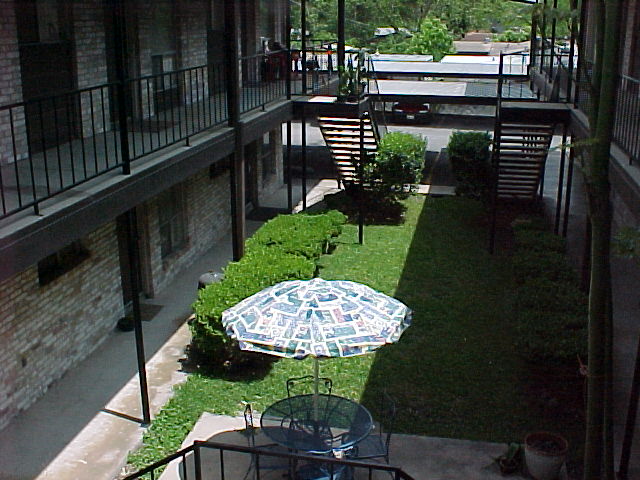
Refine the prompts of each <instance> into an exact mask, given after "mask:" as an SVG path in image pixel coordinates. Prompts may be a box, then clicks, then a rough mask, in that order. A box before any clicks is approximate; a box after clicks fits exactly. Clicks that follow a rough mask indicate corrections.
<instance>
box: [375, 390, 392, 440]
mask: <svg viewBox="0 0 640 480" xmlns="http://www.w3.org/2000/svg"><path fill="white" fill-rule="evenodd" d="M379 412H380V419H382V420H383V421H384V424H383V423H382V422H378V423H379V426H378V435H380V437H381V438H382V439H383V441H384V444H385V446H386V447H387V449H388V448H389V442H391V433H392V432H393V428H394V426H395V421H396V414H397V408H396V402H395V400H394V399H393V398H391V396H390V395H389V394H388V393H387V391H386V390H384V391H383V392H382V395H381V397H380V407H379Z"/></svg>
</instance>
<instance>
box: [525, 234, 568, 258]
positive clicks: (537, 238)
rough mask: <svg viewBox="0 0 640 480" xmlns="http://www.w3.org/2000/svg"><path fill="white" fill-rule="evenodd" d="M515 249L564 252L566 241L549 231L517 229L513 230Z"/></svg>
mask: <svg viewBox="0 0 640 480" xmlns="http://www.w3.org/2000/svg"><path fill="white" fill-rule="evenodd" d="M513 234H514V242H515V248H516V250H526V251H528V252H538V253H541V252H552V253H553V252H555V253H564V252H565V249H566V242H565V240H564V238H562V237H559V236H557V235H554V234H552V233H550V232H540V231H537V230H527V229H519V230H516V231H514V232H513Z"/></svg>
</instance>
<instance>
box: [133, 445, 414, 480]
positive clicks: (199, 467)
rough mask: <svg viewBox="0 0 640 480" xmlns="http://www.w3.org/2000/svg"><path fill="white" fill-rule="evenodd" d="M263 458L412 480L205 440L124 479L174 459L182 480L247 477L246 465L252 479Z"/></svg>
mask: <svg viewBox="0 0 640 480" xmlns="http://www.w3.org/2000/svg"><path fill="white" fill-rule="evenodd" d="M265 458H280V459H282V460H283V464H284V463H286V464H287V465H288V466H289V467H288V468H287V467H284V468H287V469H289V470H295V469H296V468H299V467H301V466H302V465H315V466H318V467H319V468H321V469H322V471H323V472H324V473H325V477H326V478H328V479H334V478H335V479H338V478H348V477H347V476H345V475H343V474H342V473H343V472H344V471H345V469H349V470H350V473H351V475H350V478H369V479H371V478H373V475H374V473H376V472H380V473H382V474H388V475H390V476H391V478H392V479H394V480H413V477H411V476H410V475H409V474H407V473H406V472H405V471H404V470H402V469H400V468H398V467H392V466H390V465H383V464H379V463H370V462H361V461H353V460H348V459H338V458H334V457H325V456H317V455H301V454H296V453H284V452H282V453H280V452H275V451H272V450H269V449H261V448H260V447H248V446H247V447H245V446H240V445H232V444H225V443H215V442H204V441H195V442H194V443H193V445H191V446H189V447H187V448H184V449H182V450H180V451H179V452H176V453H174V454H173V455H169V456H167V457H166V458H164V459H162V460H160V461H158V462H155V463H154V464H152V465H149V466H148V467H146V468H143V469H142V470H140V471H138V472H136V473H133V474H131V475H129V476H127V477H125V478H124V479H123V480H137V479H145V480H156V479H158V478H159V477H160V475H161V473H162V471H163V470H164V469H165V468H166V467H167V466H168V465H169V463H171V462H174V461H176V462H179V465H178V467H177V468H178V474H179V476H180V478H181V479H182V480H190V479H193V480H205V479H224V478H235V477H233V476H232V475H233V473H234V472H237V470H238V469H241V470H245V471H243V472H242V474H245V478H246V473H247V472H248V468H253V469H255V472H254V475H255V478H256V480H260V476H261V471H260V468H259V466H260V461H261V459H265ZM284 473H287V472H286V471H285V472H284ZM365 475H366V476H365ZM238 478H239V477H238Z"/></svg>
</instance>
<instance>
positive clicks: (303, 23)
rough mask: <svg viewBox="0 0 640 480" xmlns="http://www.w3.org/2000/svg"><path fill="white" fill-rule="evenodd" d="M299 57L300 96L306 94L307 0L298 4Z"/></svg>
mask: <svg viewBox="0 0 640 480" xmlns="http://www.w3.org/2000/svg"><path fill="white" fill-rule="evenodd" d="M300 40H301V42H300V44H301V45H300V50H301V52H300V56H301V60H302V95H306V94H307V0H302V1H301V2H300Z"/></svg>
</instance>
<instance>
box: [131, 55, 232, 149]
mask: <svg viewBox="0 0 640 480" xmlns="http://www.w3.org/2000/svg"><path fill="white" fill-rule="evenodd" d="M225 81H226V77H225V69H224V67H223V64H221V63H220V64H215V65H200V66H197V67H191V68H184V69H181V70H176V71H172V72H167V73H161V74H157V75H147V76H144V77H140V78H134V79H131V80H128V81H127V82H126V84H125V95H126V100H125V102H126V103H125V108H126V109H127V118H128V122H127V131H128V132H129V135H128V138H129V151H130V153H131V158H132V160H135V159H138V158H140V157H143V156H145V155H148V154H150V153H153V152H156V151H158V150H160V149H162V148H165V147H167V146H169V145H173V144H175V143H178V142H182V141H185V140H188V139H189V137H192V136H193V135H196V134H198V133H200V132H203V131H205V130H207V129H209V128H211V127H214V126H216V125H220V124H221V123H223V122H225V121H226V120H227V118H228V116H227V99H226V84H225Z"/></svg>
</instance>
